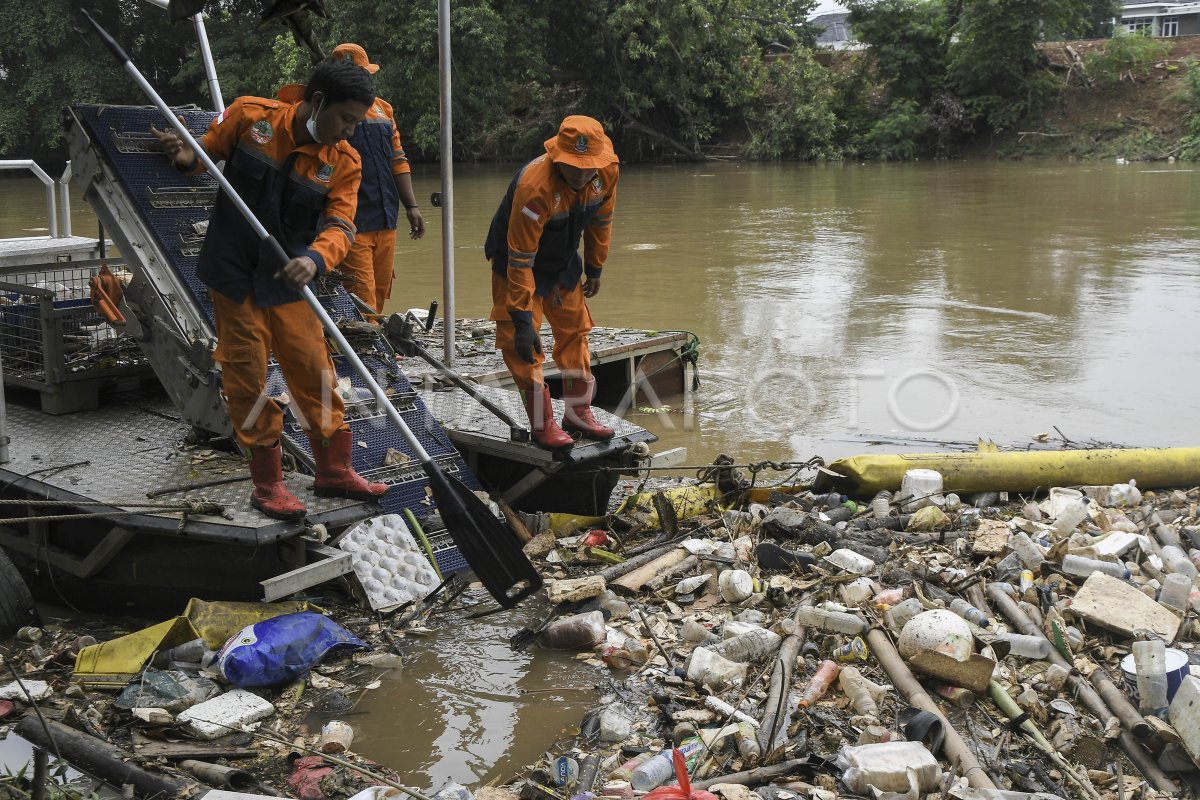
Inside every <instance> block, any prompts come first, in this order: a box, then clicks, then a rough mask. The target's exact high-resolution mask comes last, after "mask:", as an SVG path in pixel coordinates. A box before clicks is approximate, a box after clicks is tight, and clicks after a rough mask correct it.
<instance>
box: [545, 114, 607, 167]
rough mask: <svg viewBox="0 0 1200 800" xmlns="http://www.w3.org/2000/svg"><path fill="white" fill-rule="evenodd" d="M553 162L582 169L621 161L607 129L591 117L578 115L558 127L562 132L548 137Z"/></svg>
mask: <svg viewBox="0 0 1200 800" xmlns="http://www.w3.org/2000/svg"><path fill="white" fill-rule="evenodd" d="M546 153H547V154H548V155H549V156H550V160H551V161H561V162H562V163H564V164H570V165H571V166H573V167H579V168H580V169H600V168H601V167H607V166H608V165H609V164H612V163H615V162H616V161H617V154H616V153H614V152H613V146H612V142H611V141H610V140H609V138H608V137H607V136H605V135H604V128H603V127H602V126H601V125H600V123H599V122H597V121H596V120H594V119H592V118H591V117H584V116H579V115H574V116H570V117H567V118H566V119H564V120H563V121H562V125H559V126H558V135H557V136H554V137H552V138H550V139H547V140H546Z"/></svg>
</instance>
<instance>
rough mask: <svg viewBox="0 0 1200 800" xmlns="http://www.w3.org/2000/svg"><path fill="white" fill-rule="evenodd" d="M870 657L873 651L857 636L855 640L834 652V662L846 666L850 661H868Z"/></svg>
mask: <svg viewBox="0 0 1200 800" xmlns="http://www.w3.org/2000/svg"><path fill="white" fill-rule="evenodd" d="M870 655H871V649H870V648H869V647H867V643H866V642H864V641H863V639H862V637H861V636H855V637H854V639H853V640H851V641H850V642H848V643H847V644H844V645H842V646H841V647H839V648H838V649H837V650H834V651H833V660H834V661H840V662H842V663H843V664H844V663H847V662H850V661H866V660H867V657H868V656H870Z"/></svg>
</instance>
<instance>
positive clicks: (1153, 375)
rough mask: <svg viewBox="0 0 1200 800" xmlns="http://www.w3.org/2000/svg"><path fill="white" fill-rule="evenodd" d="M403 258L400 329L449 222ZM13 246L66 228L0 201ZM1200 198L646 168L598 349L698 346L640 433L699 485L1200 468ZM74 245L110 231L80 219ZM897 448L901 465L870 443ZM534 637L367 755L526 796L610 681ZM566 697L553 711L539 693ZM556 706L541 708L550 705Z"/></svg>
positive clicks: (939, 175)
mask: <svg viewBox="0 0 1200 800" xmlns="http://www.w3.org/2000/svg"><path fill="white" fill-rule="evenodd" d="M514 169H515V166H512V165H505V166H482V167H480V166H468V165H459V166H458V167H457V168H456V183H455V198H456V227H455V236H456V242H457V244H458V248H457V250H456V261H457V274H458V289H457V304H458V313H459V316H486V314H487V311H488V308H489V304H490V297H489V288H488V273H487V267H486V266H485V264H484V262H483V256H482V240H483V237H484V234H485V231H486V227H487V223H488V220H489V219H490V216H491V213H492V211H493V210H494V208H495V205H496V203H497V202H498V201H499V199H500V196H501V195H502V194H503V192H504V189H505V187H506V186H507V184H508V181H509V180H510V179H511V177H512V173H513V170H514ZM415 184H416V187H417V190H418V196H419V197H420V198H421V201H422V205H423V208H424V210H425V214H426V219H427V221H428V223H429V228H430V232H429V235H428V236H427V237H426V239H425V240H423V241H420V242H409V241H407V240H402V241H401V242H400V244H399V246H398V251H397V275H398V277H397V282H396V287H395V291H394V292H393V298H392V302H391V305H390V306H389V309H388V310H400V309H404V308H407V307H410V306H421V307H424V306H427V305H428V303H429V301H430V300H431V299H434V298H437V297H439V296H440V294H441V277H440V265H441V247H440V241H439V234H440V225H441V216H440V213H439V212H438V211H437V210H435V209H432V208H431V207H430V205H429V202H428V195H429V193H430V192H431V191H433V190H434V189H435V188H436V184H437V173H436V169H435V168H432V167H431V168H425V167H421V168H419V169H418V171H417V173H416V180H415ZM0 191H2V194H0V197H2V198H3V200H0V235H3V236H13V235H22V234H25V235H29V234H30V233H31V232H35V231H32V230H31V229H35V228H38V227H44V226H45V224H46V223H45V220H44V218H42V216H41V215H42V214H43V213H44V212H43V211H42V209H43V208H44V205H43V202H44V201H43V196H42V194H41V188H40V185H39V184H35V183H34V182H33V181H31V180H6V181H3V182H0ZM1197 208H1200V173H1198V172H1196V171H1195V170H1194V169H1193V168H1192V167H1191V166H1189V165H1168V164H1125V165H1121V164H1114V163H1102V164H1101V163H1074V164H1068V163H917V164H903V165H892V164H887V165H880V164H836V165H816V166H813V165H796V164H782V165H760V164H750V165H747V164H727V163H718V164H704V165H695V166H693V165H688V166H664V167H655V166H631V167H629V168H627V169H626V170H625V171H624V173H623V175H622V178H621V184H620V196H619V200H618V208H617V216H616V221H615V223H614V231H613V249H612V253H611V256H610V259H609V263H608V266H607V268H606V270H605V273H604V281H603V286H602V291H601V293H600V295H599V296H598V297H597V298H595V300H594V302H593V303H592V313H593V316H594V317H595V319H596V322H597V324H599V325H611V326H632V327H639V328H648V329H653V330H687V331H692V332H694V333H695V334H696V335H697V336H699V338H700V340H701V350H700V378H701V388H700V390H699V392H697V393H696V395H695V397H694V403H693V405H692V408H691V409H687V410H685V409H683V408H682V404H681V403H680V402H679V401H678V400H677V399H669V400H668V401H667V402H669V403H670V404H671V405H672V410H671V411H670V412H662V413H636V414H635V417H634V418H635V420H636V421H637V422H638V424H641V425H643V426H644V427H647V428H649V429H651V430H653V431H654V432H656V433H657V434H658V435H659V436H660V437H661V442H660V444H659V445H658V447H663V448H665V447H673V446H686V447H687V448H688V450H689V459H688V460H689V462H691V463H703V462H706V461H710V460H711V459H712V458H713V457H714V456H716V455H717V454H718V453H722V452H725V453H729V454H731V455H734V456H735V457H736V458H738V459H739V460H760V459H773V460H802V459H807V458H809V457H811V456H814V455H821V456H823V457H825V458H826V459H827V460H831V459H833V458H836V457H839V456H843V455H849V454H853V453H857V452H862V451H868V450H872V451H875V452H887V451H895V450H899V449H928V448H929V447H930V446H931V445H929V444H922V443H921V442H920V441H919V440H932V441H934V442H973V441H975V440H976V439H977V438H978V437H984V438H992V439H994V440H995V441H996V442H998V443H1000V444H1010V443H1020V444H1024V443H1027V442H1029V441H1030V440H1031V439H1032V437H1034V436H1036V435H1038V434H1040V433H1049V434H1051V435H1052V436H1057V435H1058V434H1057V433H1056V429H1057V431H1061V433H1062V434H1063V435H1065V436H1067V437H1069V438H1070V439H1073V440H1076V441H1093V440H1095V441H1105V442H1115V443H1119V444H1124V445H1151V446H1152V445H1195V444H1198V443H1200V441H1198V440H1200V435H1198V433H1197V430H1196V427H1197V426H1196V423H1195V416H1196V414H1195V408H1196V401H1195V399H1194V397H1195V394H1196V392H1197V391H1198V390H1200V371H1198V364H1200V359H1197V351H1198V349H1200V337H1197V335H1196V329H1197V325H1198V322H1197V321H1198V320H1200V270H1198V269H1197V264H1200V215H1198V214H1197ZM73 219H74V225H75V231H76V232H77V233H88V234H91V233H92V232H93V231H94V230H95V221H94V219H93V218H91V215H90V212H89V211H88V210H87V209H86V208H85V207H84V205H83V204H82V202H81V201H79V200H78V198H76V201H75V213H74V216H73ZM881 440H882V441H885V442H886V444H884V445H875V444H873V442H876V441H881ZM524 621H525V620H524V617H522V616H521V614H520V612H517V613H515V614H513V615H511V616H509V617H498V618H492V619H490V620H488V621H484V622H477V623H471V624H467V623H465V622H464V623H462V624H461V625H458V626H454V627H452V628H449V629H446V630H443V631H441V632H439V633H438V634H436V635H435V636H433V637H432V638H430V639H427V640H421V641H418V642H415V643H414V644H413V645H412V649H411V650H410V651H409V653H408V657H409V660H410V664H409V666H408V667H406V668H405V670H404V672H403V675H402V676H400V677H398V678H395V679H393V677H388V678H385V679H384V685H383V687H382V688H381V689H379V690H375V691H373V692H371V693H369V694H368V697H367V699H365V700H364V701H363V703H362V704H360V706H359V707H358V710H360V711H363V712H366V713H363V714H361V715H356V716H355V718H353V719H351V720H350V721H351V722H352V723H353V724H354V725H355V726H356V728H358V729H359V740H358V741H357V742H356V750H358V751H359V752H362V753H363V754H364V755H367V756H369V757H371V758H374V759H377V760H379V761H381V762H383V763H386V764H388V765H390V766H392V767H394V768H396V769H398V770H399V771H400V772H401V773H404V774H408V775H411V776H412V781H413V783H415V784H424V785H429V784H437V783H439V782H440V781H441V780H443V779H445V778H447V777H454V778H456V779H458V780H460V781H463V782H466V783H475V782H478V781H481V780H487V779H490V778H492V777H494V776H496V775H504V776H507V775H509V774H511V773H512V772H513V771H514V770H515V769H516V768H517V766H518V765H520V764H522V763H524V762H527V761H529V760H531V759H533V758H536V757H537V756H538V755H539V754H540V753H541V752H543V751H544V750H545V749H546V748H547V747H548V746H549V745H550V743H551V742H552V741H553V740H554V739H555V738H557V737H558V736H559V735H560V733H562V732H568V733H569V731H570V729H571V728H572V727H573V726H575V725H577V724H578V722H579V720H580V717H581V715H582V713H583V711H584V710H585V709H586V708H587V706H588V704H589V702H591V701H592V699H593V697H594V695H592V694H589V693H588V692H585V691H579V688H580V687H587V686H589V685H590V684H592V683H595V682H596V681H597V680H598V679H601V678H602V677H603V675H600V674H597V673H595V672H593V671H591V670H589V669H588V668H586V667H583V666H581V665H580V664H579V663H578V662H577V661H575V660H574V659H573V658H572V657H570V656H560V655H555V654H548V653H545V652H539V651H532V652H531V653H529V654H519V653H513V652H512V651H510V650H509V649H508V648H507V646H506V645H505V644H504V641H505V640H506V639H507V636H508V635H510V634H511V633H512V632H514V631H515V630H516V629H517V628H518V627H520V625H521V624H522V623H523V622H524ZM543 689H552V690H554V691H548V692H543V691H538V690H543ZM531 690H534V691H533V693H529V692H530V691H531Z"/></svg>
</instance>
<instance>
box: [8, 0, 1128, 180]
mask: <svg viewBox="0 0 1200 800" xmlns="http://www.w3.org/2000/svg"><path fill="white" fill-rule="evenodd" d="M327 3H328V5H329V7H330V10H331V11H332V15H331V18H330V19H328V20H325V19H319V18H314V19H313V26H314V30H315V32H316V36H317V39H318V40H319V41H320V42H321V43H322V45H323V46H324V47H325V49H326V50H327V51H328V50H329V49H331V48H332V47H333V45H335V44H337V43H338V42H342V41H355V42H358V43H360V44H362V45H363V46H364V47H365V48H366V50H367V52H368V53H369V54H370V55H371V57H372V59H373V60H374V61H376V62H377V63H379V64H381V65H382V67H383V68H382V69H381V70H380V72H379V73H378V74H377V75H376V83H377V86H378V90H379V94H380V95H381V96H383V97H385V98H387V99H388V100H390V101H391V102H392V104H393V105H394V106H395V108H396V113H397V118H398V120H399V122H400V126H401V130H402V133H403V136H404V138H405V143H406V146H407V148H408V149H409V152H410V154H411V155H412V156H414V157H416V158H432V157H436V155H437V150H438V146H439V128H440V115H439V92H438V85H439V83H438V68H437V65H438V47H437V27H438V21H437V3H435V2H432V0H425V2H420V3H418V2H414V1H413V0H395V1H394V2H389V3H378V2H376V1H375V0H327ZM267 5H270V3H269V2H268V0H210V2H209V3H208V5H207V9H206V12H207V14H208V20H207V28H208V33H209V37H210V41H211V45H212V50H213V53H214V57H215V59H216V62H217V65H218V70H219V73H220V79H221V88H222V93H223V94H224V95H225V98H226V99H227V100H228V99H229V98H232V97H235V96H237V95H239V94H258V95H268V96H269V95H271V94H273V93H274V91H275V89H276V88H277V87H278V86H280V85H282V84H284V83H287V82H291V81H302V80H303V79H304V78H305V75H306V73H307V72H308V71H309V70H310V69H311V64H310V62H309V58H308V54H307V52H306V51H305V50H303V49H302V48H301V47H299V46H297V45H296V43H295V42H294V41H293V40H292V38H291V35H290V34H289V33H288V32H287V31H286V30H285V29H284V28H283V26H282V25H280V24H279V23H277V22H271V23H267V24H260V22H259V19H260V16H261V14H262V11H263V9H264V7H265V6H267ZM814 5H815V0H720V1H719V2H714V0H671V1H670V2H667V1H666V0H576V2H572V3H561V2H549V1H548V0H455V1H454V2H453V3H452V4H451V7H452V11H451V41H452V52H453V59H452V66H453V74H454V107H453V112H454V134H455V156H456V157H457V158H460V159H487V160H515V159H522V158H525V157H528V155H530V154H531V153H534V152H537V150H538V149H539V147H540V143H541V141H542V140H543V139H544V138H546V136H547V135H548V134H549V133H550V132H551V131H552V130H553V128H554V126H555V124H556V123H557V121H558V120H559V119H561V118H562V117H563V116H564V115H565V114H569V113H587V114H591V115H593V116H596V117H598V118H600V119H602V120H603V121H604V122H605V123H606V124H607V125H608V126H609V127H610V129H611V130H612V131H613V134H614V137H615V138H616V139H617V141H618V145H619V147H620V150H621V153H622V155H623V157H624V158H625V159H626V160H635V159H663V158H684V159H696V158H704V157H709V156H712V155H745V156H748V157H752V158H831V157H832V158H836V157H840V156H845V155H855V156H877V157H883V158H894V159H904V158H912V157H915V156H918V155H922V154H926V153H931V154H941V153H945V152H948V151H950V150H951V149H953V147H954V146H955V145H956V144H957V143H959V142H961V141H963V140H964V139H965V138H966V137H968V136H970V135H972V134H979V133H988V132H1004V131H1009V130H1012V129H1013V127H1014V126H1015V125H1016V123H1017V121H1018V120H1020V119H1021V118H1022V117H1023V116H1025V115H1026V114H1028V113H1030V112H1031V111H1032V110H1034V109H1036V108H1037V107H1038V105H1039V104H1040V103H1042V102H1043V101H1044V100H1045V98H1046V81H1045V75H1046V73H1045V71H1044V70H1043V69H1041V64H1040V63H1039V54H1038V51H1037V49H1036V47H1035V45H1036V43H1037V42H1038V41H1040V40H1042V39H1045V38H1055V37H1063V36H1087V35H1096V36H1103V35H1106V34H1107V32H1108V31H1107V30H1106V26H1108V25H1110V21H1111V19H1112V17H1113V16H1114V15H1115V14H1116V13H1117V3H1116V2H1115V0H851V1H850V2H849V3H848V7H849V8H850V10H851V12H852V16H851V27H852V29H853V31H854V33H855V35H856V37H857V38H858V39H859V40H860V41H861V42H863V43H864V44H865V45H867V47H866V48H864V49H862V50H860V51H857V53H856V54H855V55H854V56H852V57H850V58H840V59H839V60H837V61H836V62H834V65H832V66H831V61H830V60H829V59H828V58H826V57H820V58H819V57H817V56H816V54H815V53H814V51H813V49H812V43H813V41H814V38H815V36H816V34H817V33H819V31H817V30H814V29H812V27H811V26H810V25H809V24H808V23H806V21H805V20H806V19H807V17H808V15H809V13H810V12H811V10H812V9H813V7H814ZM88 7H89V8H95V9H96V11H97V14H98V17H99V18H100V20H101V22H102V23H103V24H104V25H105V26H106V27H107V28H108V29H109V31H110V32H111V33H112V34H113V35H114V36H115V37H116V38H117V39H118V40H119V41H120V42H121V43H122V44H123V45H124V47H125V48H126V50H127V51H128V52H129V54H130V55H131V56H132V58H133V59H134V62H135V63H136V64H137V65H138V66H139V67H140V68H141V69H142V71H143V72H144V73H145V74H146V75H147V77H148V78H149V79H150V81H151V82H152V83H153V84H155V85H156V86H157V87H158V88H159V89H160V91H162V92H163V94H164V95H165V96H166V98H167V100H168V101H169V102H172V103H188V102H191V103H197V104H199V105H202V106H210V105H211V103H210V100H209V98H208V95H207V88H206V84H205V81H204V76H203V72H202V69H201V65H200V61H199V58H198V57H197V54H196V51H197V47H196V43H195V39H194V36H193V34H192V28H191V26H190V25H189V24H188V23H186V22H180V23H171V22H169V21H168V18H167V15H166V14H165V13H164V12H163V11H162V10H160V9H158V8H156V7H154V6H153V5H151V4H149V3H147V2H144V0H92V2H90V3H89V4H88ZM77 8H78V4H77V3H71V2H67V0H5V2H4V3H0V153H3V154H6V155H8V156H29V155H34V156H47V155H50V154H55V155H58V154H61V153H62V128H61V119H60V115H59V114H57V113H55V111H54V109H57V108H60V107H62V106H64V105H68V104H70V103H77V102H104V103H138V104H142V103H144V102H145V101H144V99H143V98H142V97H141V96H139V94H138V91H137V89H136V88H135V86H134V85H133V83H132V82H131V81H130V80H129V78H128V77H127V76H126V75H124V74H123V73H122V72H121V71H119V70H118V69H116V66H115V64H114V63H113V62H112V59H111V57H110V56H109V54H108V53H107V52H106V51H105V50H104V49H103V48H102V47H101V46H100V45H99V43H98V42H96V41H95V39H94V38H93V37H82V36H81V35H80V34H78V33H77V32H76V31H75V28H76V27H82V20H81V18H80V17H78V16H77V15H78V11H77V10H76V9H77ZM847 65H850V66H849V67H848V66H847Z"/></svg>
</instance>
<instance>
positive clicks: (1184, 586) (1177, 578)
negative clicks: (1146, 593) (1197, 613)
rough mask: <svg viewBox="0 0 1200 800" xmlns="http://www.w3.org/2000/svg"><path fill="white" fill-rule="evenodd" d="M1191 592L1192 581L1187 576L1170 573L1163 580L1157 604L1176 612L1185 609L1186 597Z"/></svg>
mask: <svg viewBox="0 0 1200 800" xmlns="http://www.w3.org/2000/svg"><path fill="white" fill-rule="evenodd" d="M1191 592H1192V579H1191V578H1189V577H1188V576H1187V575H1183V574H1181V573H1178V572H1172V573H1171V574H1170V575H1168V576H1167V577H1165V578H1163V587H1162V591H1161V592H1159V594H1158V602H1160V603H1162V604H1163V605H1164V606H1167V607H1169V608H1173V609H1175V610H1176V611H1183V610H1184V609H1186V608H1187V603H1188V595H1189V594H1191Z"/></svg>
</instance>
